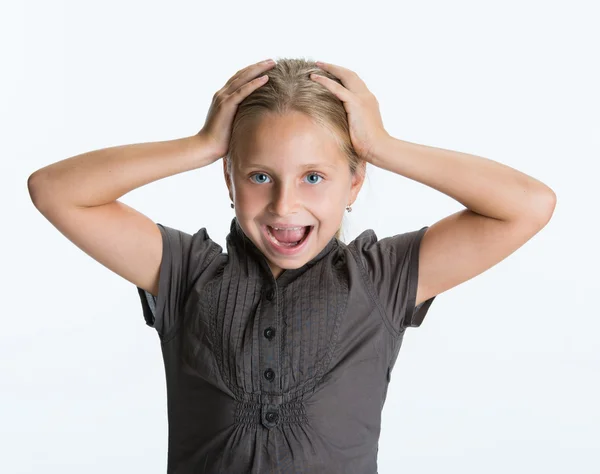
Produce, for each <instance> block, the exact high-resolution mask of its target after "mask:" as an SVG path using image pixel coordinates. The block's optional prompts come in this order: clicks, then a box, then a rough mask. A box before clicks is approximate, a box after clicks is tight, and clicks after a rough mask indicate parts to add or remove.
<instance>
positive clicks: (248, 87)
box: [228, 74, 269, 106]
mask: <svg viewBox="0 0 600 474" xmlns="http://www.w3.org/2000/svg"><path fill="white" fill-rule="evenodd" d="M268 80H269V76H267V75H266V74H265V75H263V76H260V77H257V78H256V79H252V80H251V81H250V82H246V83H245V84H244V85H242V86H241V87H240V88H238V89H237V90H236V91H235V92H233V93H232V94H231V95H230V96H229V97H228V100H231V101H233V103H234V104H235V105H236V106H237V105H239V104H240V102H242V101H243V100H244V99H245V98H246V97H248V96H249V95H250V94H251V93H252V92H253V91H255V90H256V89H258V88H259V87H260V86H262V85H263V84H266V83H267V82H268Z"/></svg>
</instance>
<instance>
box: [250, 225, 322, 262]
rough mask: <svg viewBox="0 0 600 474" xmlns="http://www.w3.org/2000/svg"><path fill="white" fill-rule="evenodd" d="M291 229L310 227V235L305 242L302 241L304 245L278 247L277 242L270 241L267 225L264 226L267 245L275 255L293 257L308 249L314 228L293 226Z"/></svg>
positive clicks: (305, 238)
mask: <svg viewBox="0 0 600 474" xmlns="http://www.w3.org/2000/svg"><path fill="white" fill-rule="evenodd" d="M271 227H279V226H271ZM291 227H310V229H309V230H308V234H307V235H306V237H304V240H303V241H302V243H301V244H299V245H297V246H296V247H280V246H279V245H277V244H276V243H275V242H273V241H272V240H271V239H270V237H269V233H268V230H267V226H266V225H263V226H262V231H263V236H264V239H265V241H266V242H267V245H268V247H269V249H271V251H273V252H274V253H277V254H280V255H285V256H292V255H296V254H298V253H300V252H302V250H303V249H304V248H305V247H306V245H307V242H308V240H309V239H310V237H311V235H312V232H313V230H314V226H291Z"/></svg>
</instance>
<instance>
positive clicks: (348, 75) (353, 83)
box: [317, 61, 367, 92]
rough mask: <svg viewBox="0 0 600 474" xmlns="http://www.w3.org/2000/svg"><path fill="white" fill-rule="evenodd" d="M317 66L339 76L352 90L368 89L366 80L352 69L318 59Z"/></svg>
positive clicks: (347, 87) (345, 85)
mask: <svg viewBox="0 0 600 474" xmlns="http://www.w3.org/2000/svg"><path fill="white" fill-rule="evenodd" d="M317 66H319V67H320V68H321V69H323V71H327V72H329V73H331V74H333V75H334V76H335V77H337V78H339V80H340V81H342V84H344V87H346V89H348V90H351V91H352V92H364V91H365V90H366V89H367V85H366V84H365V82H364V81H363V80H362V79H361V78H360V77H359V76H358V74H356V73H355V72H354V71H352V70H350V69H347V68H345V67H342V66H338V65H336V64H331V63H324V62H322V61H317Z"/></svg>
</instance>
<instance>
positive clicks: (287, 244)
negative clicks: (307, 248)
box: [266, 225, 313, 248]
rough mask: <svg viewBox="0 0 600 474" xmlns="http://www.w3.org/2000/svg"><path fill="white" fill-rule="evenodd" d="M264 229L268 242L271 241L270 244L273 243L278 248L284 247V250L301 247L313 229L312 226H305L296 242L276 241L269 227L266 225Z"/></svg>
mask: <svg viewBox="0 0 600 474" xmlns="http://www.w3.org/2000/svg"><path fill="white" fill-rule="evenodd" d="M266 228H267V236H268V237H269V240H271V242H273V243H274V244H275V245H277V246H279V247H285V248H294V247H298V246H299V245H302V244H303V243H304V242H305V241H306V239H307V238H308V236H309V235H310V233H311V231H312V229H313V226H310V225H309V226H306V227H305V231H304V235H303V236H302V238H301V239H300V240H298V241H297V242H281V241H279V240H277V238H276V237H275V236H274V235H273V234H272V233H271V226H269V225H267V226H266Z"/></svg>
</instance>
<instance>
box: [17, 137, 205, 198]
mask: <svg viewBox="0 0 600 474" xmlns="http://www.w3.org/2000/svg"><path fill="white" fill-rule="evenodd" d="M214 161H215V158H214V155H213V154H212V151H211V149H210V147H209V146H207V143H206V142H205V141H204V138H203V137H201V136H199V135H193V136H190V137H185V138H178V139H175V140H166V141H159V142H149V143H136V144H131V145H121V146H115V147H110V148H104V149H101V150H95V151H90V152H87V153H83V154H81V155H77V156H74V157H71V158H67V159H65V160H62V161H58V162H56V163H53V164H51V165H48V166H46V167H44V168H41V169H39V170H37V171H36V172H35V173H33V174H32V175H31V177H30V179H29V181H28V187H29V192H30V195H31V199H32V201H33V202H34V204H35V206H36V207H38V208H39V207H40V206H47V205H56V204H58V205H74V206H81V207H92V206H100V205H102V204H106V203H109V202H112V201H115V200H117V199H118V198H119V197H121V196H123V195H124V194H127V193H128V192H130V191H132V190H133V189H136V188H139V187H140V186H143V185H145V184H148V183H151V182H153V181H157V180H159V179H162V178H166V177H168V176H172V175H175V174H178V173H182V172H184V171H189V170H193V169H197V168H202V167H203V166H206V165H208V164H210V163H212V162H214Z"/></svg>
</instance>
